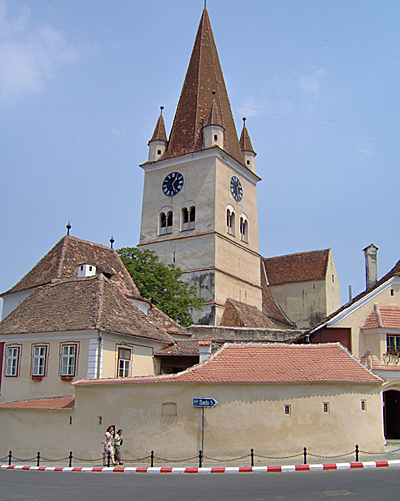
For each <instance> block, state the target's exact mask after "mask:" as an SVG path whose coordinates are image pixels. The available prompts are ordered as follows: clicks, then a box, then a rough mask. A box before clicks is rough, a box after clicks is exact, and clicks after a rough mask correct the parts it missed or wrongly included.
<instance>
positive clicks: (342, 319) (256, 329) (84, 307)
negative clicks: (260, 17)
mask: <svg viewBox="0 0 400 501" xmlns="http://www.w3.org/2000/svg"><path fill="white" fill-rule="evenodd" d="M148 146H149V152H148V159H147V161H146V162H145V163H143V164H142V165H141V167H142V168H143V170H144V189H143V204H142V217H141V230H140V239H139V244H138V245H139V247H140V248H142V249H150V250H154V251H155V252H156V254H157V255H158V256H159V257H160V259H161V260H162V261H163V262H164V263H167V264H169V263H173V264H175V265H177V266H179V267H180V268H181V269H182V270H183V274H184V278H185V280H187V281H188V282H189V283H191V284H193V285H195V286H196V287H197V290H198V293H199V295H200V296H201V297H203V298H204V300H205V305H204V308H203V310H202V311H200V312H193V319H194V325H192V326H191V327H189V328H188V329H184V328H182V327H181V326H180V325H178V324H176V323H175V322H174V321H172V320H171V319H170V318H168V317H167V316H166V315H165V314H164V313H162V312H161V311H159V310H158V309H157V308H155V307H154V305H152V304H151V303H150V301H148V300H147V299H146V298H143V297H141V296H140V293H139V291H138V289H137V287H136V285H135V284H134V282H133V281H132V278H131V277H130V275H129V274H128V273H127V271H126V269H125V267H124V266H123V264H122V262H121V260H120V258H119V256H118V254H117V252H115V251H114V250H113V249H112V245H111V248H109V247H106V246H103V245H100V244H94V243H92V242H87V241H85V240H81V239H79V238H76V237H74V236H71V235H69V228H68V233H67V235H65V236H64V237H63V238H61V240H60V241H59V242H58V243H56V245H55V246H54V247H53V248H52V249H51V250H50V251H49V252H48V253H47V254H46V255H45V256H44V257H43V258H42V259H41V260H40V261H39V262H38V263H37V264H36V265H35V266H34V267H33V268H32V270H30V271H29V272H28V273H27V274H26V275H25V276H24V277H23V278H22V279H21V280H20V281H19V282H18V283H17V284H15V285H14V286H13V287H12V288H11V289H10V290H8V291H6V292H4V293H3V294H1V297H2V298H3V313H2V321H1V322H0V425H1V427H2V430H3V431H4V433H3V435H4V437H3V441H2V443H1V445H0V456H4V455H5V454H8V451H9V450H12V451H14V453H15V454H16V455H17V456H18V455H20V456H22V455H26V457H28V456H29V457H31V456H32V451H38V450H41V452H42V455H43V456H45V455H46V456H47V457H63V456H65V452H67V453H68V452H69V451H71V450H73V451H74V454H75V456H77V457H81V458H82V457H88V456H89V457H90V458H91V459H93V458H96V457H98V455H99V448H100V445H99V444H100V440H101V438H102V437H103V434H104V429H105V427H106V426H108V424H110V423H117V424H118V426H120V427H121V428H122V429H124V453H125V455H126V457H131V458H133V457H135V456H136V457H138V456H146V455H147V454H148V452H149V451H150V450H153V449H154V448H155V447H157V452H159V455H160V456H162V457H169V458H182V457H188V456H192V455H196V454H197V453H198V451H199V449H200V448H202V449H203V447H204V448H206V450H207V452H208V454H209V455H210V456H213V457H220V458H223V457H225V458H229V457H232V455H234V456H243V452H244V450H246V448H248V447H251V446H253V447H257V450H258V451H259V452H260V453H261V454H264V455H268V456H279V455H280V456H282V455H287V454H297V453H298V452H301V451H302V450H303V447H305V446H306V447H308V448H310V450H311V452H313V453H314V454H322V453H325V454H334V453H338V454H340V453H343V452H347V451H348V450H350V449H351V448H352V447H354V444H356V443H357V444H359V445H360V448H361V449H363V450H366V451H369V452H383V450H384V440H385V436H386V438H398V437H400V420H399V415H400V399H399V398H398V395H399V389H400V377H399V375H400V363H399V354H400V261H399V263H397V264H396V265H395V267H394V268H393V269H392V270H391V271H390V272H389V273H387V274H386V275H385V276H384V277H383V278H381V279H380V280H378V276H377V250H378V249H377V247H376V246H374V245H370V246H369V247H367V248H366V249H364V252H365V258H366V264H367V287H366V290H365V291H364V292H362V293H361V294H359V295H358V296H356V297H355V298H353V299H352V300H351V301H349V302H348V303H347V304H345V305H343V306H341V307H340V304H339V283H338V277H337V273H336V268H335V264H334V261H333V257H332V252H331V250H330V249H323V250H317V251H312V252H303V253H298V254H292V255H286V256H279V257H269V258H265V257H263V256H262V255H261V254H260V252H259V246H258V215H257V183H258V182H259V181H260V180H261V178H260V177H259V176H258V174H257V173H256V170H257V169H256V162H255V158H256V153H255V151H254V148H253V146H252V142H251V139H250V134H249V131H248V129H247V126H246V120H245V119H243V125H242V130H241V133H240V137H239V136H238V134H237V131H236V128H235V122H234V119H233V115H232V110H231V106H230V103H229V98H228V94H227V90H226V86H225V82H224V77H223V73H222V69H221V65H220V62H219V58H218V53H217V48H216V45H215V41H214V37H213V33H212V30H211V25H210V20H209V16H208V12H207V9H206V8H204V10H203V13H202V16H201V20H200V24H199V27H198V31H197V35H196V38H195V42H194V47H193V51H192V55H191V58H190V62H189V67H188V70H187V73H186V77H185V80H184V84H183V87H182V91H181V95H180V99H179V103H178V106H177V110H176V114H175V118H174V121H173V124H172V127H171V131H170V134H169V138H168V137H167V133H166V128H165V123H164V118H163V115H162V109H161V113H160V115H159V117H158V120H157V123H156V126H155V129H154V133H153V135H152V137H151V139H150V141H149V143H148ZM205 396H207V397H211V396H212V397H213V398H215V399H216V400H217V401H218V405H217V406H216V408H215V409H212V410H210V412H209V413H207V420H206V421H205V424H204V420H203V421H202V419H201V414H200V413H199V412H198V410H199V409H195V408H194V407H193V406H192V402H193V399H194V398H198V397H201V398H203V397H205ZM382 399H383V400H384V402H385V404H386V405H385V409H384V413H382ZM202 426H205V430H204V428H202ZM202 430H203V431H205V435H206V439H205V442H204V443H203V442H202V440H201V438H200V437H201V436H202ZM239 431H240V432H239ZM339 435H340V438H341V440H340V443H339V442H338V439H337V437H338V436H339ZM83 436H84V437H85V440H83V439H82V438H83ZM90 458H89V459H90ZM93 460H94V459H93Z"/></svg>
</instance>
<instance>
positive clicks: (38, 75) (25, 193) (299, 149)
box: [0, 0, 400, 302]
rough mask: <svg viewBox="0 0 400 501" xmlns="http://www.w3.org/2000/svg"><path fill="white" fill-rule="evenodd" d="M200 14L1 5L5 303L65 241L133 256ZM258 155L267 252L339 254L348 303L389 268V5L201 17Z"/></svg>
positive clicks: (133, 0)
mask: <svg viewBox="0 0 400 501" xmlns="http://www.w3.org/2000/svg"><path fill="white" fill-rule="evenodd" d="M202 8H203V1H202V0H190V1H189V0H169V1H161V0H146V2H142V1H137V0H129V1H128V0H116V1H114V2H110V1H109V0H79V1H78V0H68V1H59V0H25V1H24V0H0V166H1V171H0V173H1V178H0V179H1V181H0V217H1V219H0V221H1V223H0V235H1V248H0V265H1V272H0V290H1V291H5V290H7V289H8V288H10V287H11V286H12V285H14V283H16V282H17V281H18V280H19V279H20V278H21V277H22V276H23V275H24V274H25V273H26V272H27V271H29V269H30V268H31V267H32V266H33V265H34V264H35V263H36V262H37V261H38V260H39V259H40V258H41V257H42V256H43V255H44V254H45V253H46V252H47V251H48V250H49V249H50V248H51V247H52V246H53V245H54V244H55V243H56V242H57V241H58V240H59V239H60V238H61V237H62V236H63V235H64V234H65V231H66V230H65V225H66V224H67V222H68V220H70V221H71V225H72V230H71V234H72V235H75V236H77V237H80V238H84V239H87V240H90V241H93V242H98V243H104V244H107V245H108V244H109V238H110V236H111V234H113V235H114V238H115V247H116V248H119V247H124V246H134V245H136V244H137V242H138V235H139V226H140V209H141V198H142V183H143V172H142V169H140V168H139V167H138V165H139V164H140V163H143V162H144V161H146V160H147V151H148V150H147V141H148V140H149V138H150V137H151V134H152V132H153V128H154V125H155V122H156V119H157V116H158V113H159V106H161V105H162V106H164V107H165V110H164V117H165V122H166V127H167V133H169V130H170V127H171V124H172V120H173V116H174V113H175V109H176V104H177V101H178V98H179V94H180V90H181V86H182V83H183V79H184V76H185V72H186V68H187V64H188V61H189V57H190V53H191V50H192V46H193V42H194V37H195V33H196V30H197V26H198V23H199V20H200V16H201V12H202ZM207 8H208V11H209V14H210V19H211V23H212V27H213V31H214V36H215V39H216V43H217V47H218V51H219V55H220V60H221V64H222V68H223V71H224V75H225V80H226V84H227V88H228V93H229V97H230V101H231V105H232V110H233V114H234V117H235V120H236V125H237V128H238V130H239V131H240V129H241V122H242V117H243V116H246V117H247V127H248V129H249V132H250V135H251V139H252V142H253V146H254V148H255V150H256V151H257V153H258V156H257V158H256V169H257V172H258V174H259V175H260V176H261V177H262V181H261V182H260V183H259V184H258V206H259V231H260V252H261V254H262V255H264V256H266V257H269V256H276V255H282V254H288V253H294V252H302V251H308V250H316V249H324V248H328V247H330V248H332V251H333V256H334V259H335V263H336V267H337V270H338V274H339V281H340V286H341V296H342V302H345V301H347V298H348V286H349V285H352V287H353V295H355V294H356V293H358V292H360V291H361V290H363V289H364V288H365V272H364V257H363V254H362V249H363V248H364V247H366V246H367V245H369V244H370V243H374V244H375V245H377V246H378V247H379V252H378V273H379V276H382V275H383V274H385V273H386V272H387V271H388V270H389V269H390V268H391V267H392V266H393V265H394V264H395V263H396V262H397V260H398V259H400V252H399V249H400V245H399V243H400V234H399V232H398V216H399V167H400V161H399V160H400V155H399V153H400V137H399V116H400V105H399V95H400V93H399V82H400V52H399V47H400V30H399V29H398V23H399V19H400V2H398V0H335V1H333V0H331V1H328V0H247V1H246V2H243V0H241V1H239V0H208V2H207Z"/></svg>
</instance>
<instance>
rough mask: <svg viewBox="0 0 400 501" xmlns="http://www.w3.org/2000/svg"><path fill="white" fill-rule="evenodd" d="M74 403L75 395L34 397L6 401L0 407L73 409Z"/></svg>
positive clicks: (50, 409) (52, 409)
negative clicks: (31, 398)
mask: <svg viewBox="0 0 400 501" xmlns="http://www.w3.org/2000/svg"><path fill="white" fill-rule="evenodd" d="M74 405H75V397H73V396H72V397H52V398H35V399H33V400H21V401H19V402H8V403H6V404H1V405H0V410H1V409H27V410H29V409H31V410H48V411H54V410H56V411H63V410H70V409H73V408H74Z"/></svg>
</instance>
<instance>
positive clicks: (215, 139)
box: [214, 134, 218, 142]
mask: <svg viewBox="0 0 400 501" xmlns="http://www.w3.org/2000/svg"><path fill="white" fill-rule="evenodd" d="M214 141H215V142H217V141H218V136H217V134H214Z"/></svg>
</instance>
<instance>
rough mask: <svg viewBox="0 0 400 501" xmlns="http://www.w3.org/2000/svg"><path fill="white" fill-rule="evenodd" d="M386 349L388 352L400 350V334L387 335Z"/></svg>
mask: <svg viewBox="0 0 400 501" xmlns="http://www.w3.org/2000/svg"><path fill="white" fill-rule="evenodd" d="M386 349H387V352H388V353H392V352H395V351H400V336H386Z"/></svg>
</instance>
